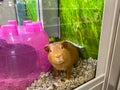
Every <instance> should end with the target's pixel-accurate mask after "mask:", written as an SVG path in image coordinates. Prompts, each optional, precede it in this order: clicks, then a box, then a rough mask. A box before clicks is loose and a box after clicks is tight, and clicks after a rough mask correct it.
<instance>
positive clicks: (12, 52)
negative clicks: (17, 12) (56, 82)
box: [0, 22, 51, 90]
mask: <svg viewBox="0 0 120 90" xmlns="http://www.w3.org/2000/svg"><path fill="white" fill-rule="evenodd" d="M25 28H26V32H27V33H26V34H24V35H23V36H22V37H21V35H19V34H18V30H17V28H16V26H15V25H11V24H9V25H3V26H1V31H2V38H0V86H1V87H0V90H25V88H26V87H27V86H29V85H30V84H31V83H32V82H33V81H34V80H35V79H37V78H38V76H39V75H40V73H41V72H48V71H49V70H51V65H50V63H49V61H48V58H47V55H48V54H47V52H45V50H44V47H45V45H46V44H48V43H49V39H48V35H47V33H46V32H45V30H44V29H43V28H42V23H41V22H34V23H28V24H26V26H25Z"/></svg>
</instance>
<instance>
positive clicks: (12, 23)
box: [8, 20, 17, 26]
mask: <svg viewBox="0 0 120 90" xmlns="http://www.w3.org/2000/svg"><path fill="white" fill-rule="evenodd" d="M8 24H11V25H15V26H17V21H16V20H8Z"/></svg>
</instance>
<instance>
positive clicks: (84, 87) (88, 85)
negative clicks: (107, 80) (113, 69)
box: [74, 74, 104, 90]
mask: <svg viewBox="0 0 120 90" xmlns="http://www.w3.org/2000/svg"><path fill="white" fill-rule="evenodd" d="M103 82H104V74H103V75H101V76H99V77H96V78H94V79H92V80H91V81H89V82H87V83H85V84H83V85H81V86H80V87H77V88H76V89H74V90H90V89H92V88H94V87H96V85H99V84H101V83H103Z"/></svg>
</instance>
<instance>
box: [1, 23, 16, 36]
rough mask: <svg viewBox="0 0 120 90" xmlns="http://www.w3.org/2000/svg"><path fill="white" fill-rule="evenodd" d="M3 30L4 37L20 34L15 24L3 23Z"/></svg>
mask: <svg viewBox="0 0 120 90" xmlns="http://www.w3.org/2000/svg"><path fill="white" fill-rule="evenodd" d="M1 30H2V35H3V37H7V36H17V35H18V31H17V27H16V26H15V25H3V26H1Z"/></svg>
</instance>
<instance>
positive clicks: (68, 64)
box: [44, 41, 79, 79]
mask: <svg viewBox="0 0 120 90" xmlns="http://www.w3.org/2000/svg"><path fill="white" fill-rule="evenodd" d="M44 49H45V50H46V51H47V52H48V60H49V62H50V63H51V65H52V66H53V70H54V71H53V74H54V76H57V75H58V71H59V70H60V71H61V70H63V71H65V72H66V78H68V79H69V78H70V75H71V70H72V67H73V65H76V64H77V62H78V60H79V53H78V49H77V48H76V47H75V46H74V45H73V44H71V43H70V42H67V41H59V42H54V43H50V44H49V45H46V46H45V48H44Z"/></svg>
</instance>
